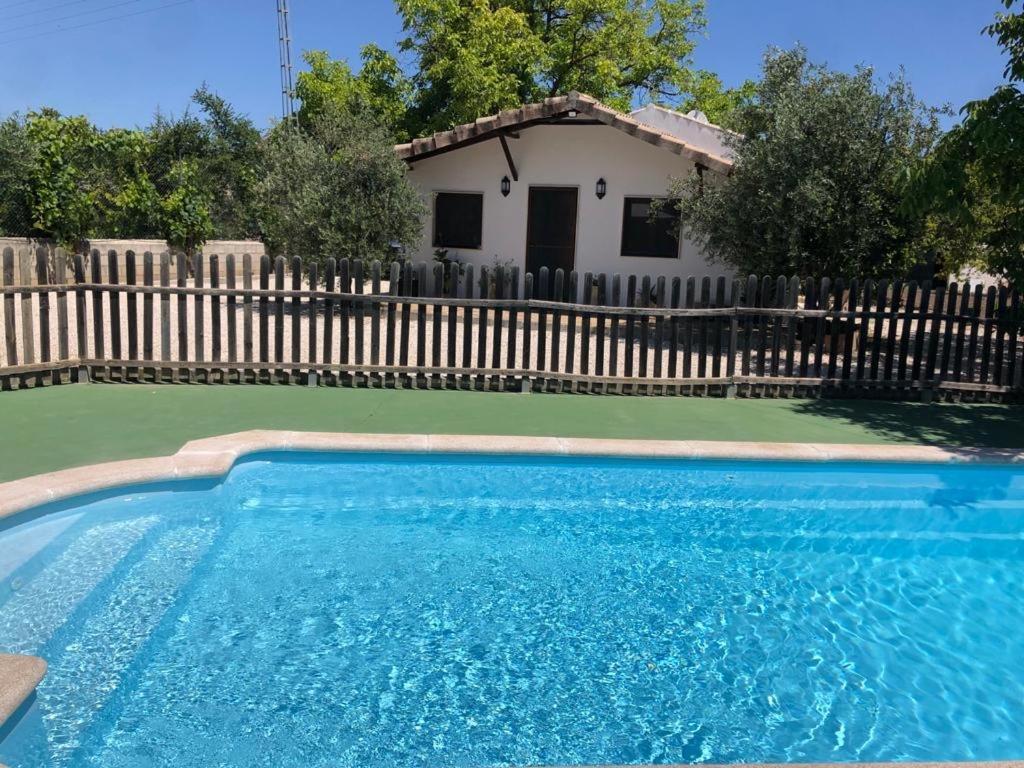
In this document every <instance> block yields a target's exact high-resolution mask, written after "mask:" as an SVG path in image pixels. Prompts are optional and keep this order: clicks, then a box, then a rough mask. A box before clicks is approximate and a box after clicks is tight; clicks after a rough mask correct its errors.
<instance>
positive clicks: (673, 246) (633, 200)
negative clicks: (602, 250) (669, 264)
mask: <svg viewBox="0 0 1024 768" xmlns="http://www.w3.org/2000/svg"><path fill="white" fill-rule="evenodd" d="M654 199H655V198H653V197H627V198H626V200H625V204H624V207H623V211H622V251H621V252H622V255H623V256H650V257H654V258H659V259H675V258H678V256H679V240H678V238H677V232H678V229H679V220H678V218H677V217H676V216H675V215H674V214H673V213H672V210H671V208H670V207H669V208H661V209H659V210H658V212H657V213H656V214H655V216H654V218H653V219H652V218H651V202H652V201H653V200H654Z"/></svg>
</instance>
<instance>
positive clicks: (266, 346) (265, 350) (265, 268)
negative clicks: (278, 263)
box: [259, 254, 270, 363]
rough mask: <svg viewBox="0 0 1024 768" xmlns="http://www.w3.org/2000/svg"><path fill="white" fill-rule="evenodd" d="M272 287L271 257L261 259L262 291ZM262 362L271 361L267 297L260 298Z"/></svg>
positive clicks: (264, 256)
mask: <svg viewBox="0 0 1024 768" xmlns="http://www.w3.org/2000/svg"><path fill="white" fill-rule="evenodd" d="M269 287H270V257H269V256H267V255H266V254H264V255H263V256H261V257H260V290H261V291H265V290H267V289H268V288H269ZM259 326H260V327H259V338H260V362H261V363H266V362H269V361H270V304H269V299H267V297H266V296H260V314H259Z"/></svg>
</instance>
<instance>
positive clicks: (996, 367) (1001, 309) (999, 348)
mask: <svg viewBox="0 0 1024 768" xmlns="http://www.w3.org/2000/svg"><path fill="white" fill-rule="evenodd" d="M1006 310H1007V303H1006V286H1005V285H1000V286H999V300H998V306H997V309H996V316H995V322H994V326H993V327H994V330H995V334H996V341H995V344H996V349H995V363H994V364H993V367H992V383H993V384H996V385H1002V383H1003V352H1004V350H1005V342H1004V340H1003V329H1004V324H1003V315H1004V314H1006Z"/></svg>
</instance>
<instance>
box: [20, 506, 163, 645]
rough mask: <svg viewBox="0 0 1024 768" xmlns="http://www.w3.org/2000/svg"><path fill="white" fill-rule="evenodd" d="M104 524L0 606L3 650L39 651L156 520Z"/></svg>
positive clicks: (81, 537) (83, 535)
mask: <svg viewBox="0 0 1024 768" xmlns="http://www.w3.org/2000/svg"><path fill="white" fill-rule="evenodd" d="M156 521H157V519H156V518H155V517H141V518H135V519H132V520H121V521H118V522H113V523H104V524H102V525H97V526H95V527H93V528H90V529H89V530H87V531H84V532H83V533H81V534H80V535H79V536H78V537H77V538H75V539H74V540H72V541H71V542H70V543H69V544H68V545H67V548H66V549H64V550H63V551H62V552H60V553H59V554H58V555H56V556H55V557H54V559H53V561H52V562H50V563H49V564H48V565H46V566H44V567H43V568H42V570H40V571H39V572H38V573H36V574H34V575H33V576H31V577H30V578H29V579H28V581H27V582H26V583H25V584H23V585H16V588H15V589H14V591H13V592H12V593H11V595H10V597H9V598H8V600H7V602H6V603H3V604H2V605H0V651H4V652H8V653H28V654H35V653H38V652H39V650H40V649H41V648H42V647H43V645H44V644H45V643H46V641H47V640H49V639H50V638H51V637H52V636H53V634H54V632H56V631H57V630H58V629H59V628H60V627H61V626H63V625H64V624H65V622H67V621H68V619H69V618H71V616H72V614H73V612H74V610H75V608H76V607H77V606H78V604H79V603H81V602H82V600H84V599H85V598H86V597H87V596H88V595H89V594H90V593H91V592H92V591H93V590H94V589H95V588H96V586H97V585H98V584H99V583H100V582H101V581H102V580H103V579H104V578H105V577H106V576H107V575H109V574H110V572H111V571H113V570H114V567H115V566H116V565H117V564H118V563H119V562H120V561H121V560H122V559H123V558H124V557H125V556H126V555H127V554H128V553H129V552H130V551H131V550H132V548H133V547H134V546H135V545H136V544H137V543H138V542H139V541H140V540H141V539H142V537H143V536H144V535H145V533H146V531H148V530H149V529H150V528H151V527H152V526H153V525H154V524H155V523H156Z"/></svg>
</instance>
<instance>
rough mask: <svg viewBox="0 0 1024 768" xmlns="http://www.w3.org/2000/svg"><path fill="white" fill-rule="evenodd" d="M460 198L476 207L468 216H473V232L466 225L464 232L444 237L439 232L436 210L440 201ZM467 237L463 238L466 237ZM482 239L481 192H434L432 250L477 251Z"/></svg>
mask: <svg viewBox="0 0 1024 768" xmlns="http://www.w3.org/2000/svg"><path fill="white" fill-rule="evenodd" d="M456 198H461V199H462V200H463V202H464V203H468V202H469V200H470V199H472V201H473V203H474V204H475V205H476V208H477V210H476V211H474V212H471V213H470V214H469V215H471V216H475V218H476V222H475V223H476V227H475V231H472V230H473V227H472V224H471V223H470V224H467V225H466V230H464V231H456V232H455V234H454V235H448V236H446V235H445V233H444V232H442V231H441V229H442V228H441V227H439V226H438V218H439V216H438V209H439V207H440V205H441V204H442V200H445V201H448V200H454V199H456ZM467 234H468V236H465V235H467ZM483 238H484V193H483V192H447V191H444V192H435V193H434V210H433V233H432V235H431V243H432V244H433V247H434V248H467V249H469V250H474V251H478V250H480V249H481V248H482V247H483Z"/></svg>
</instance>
